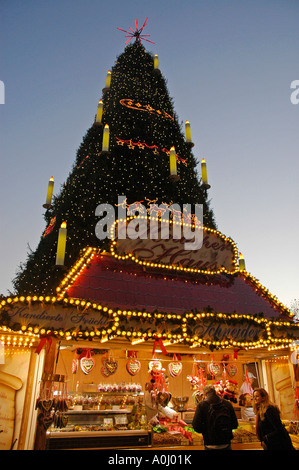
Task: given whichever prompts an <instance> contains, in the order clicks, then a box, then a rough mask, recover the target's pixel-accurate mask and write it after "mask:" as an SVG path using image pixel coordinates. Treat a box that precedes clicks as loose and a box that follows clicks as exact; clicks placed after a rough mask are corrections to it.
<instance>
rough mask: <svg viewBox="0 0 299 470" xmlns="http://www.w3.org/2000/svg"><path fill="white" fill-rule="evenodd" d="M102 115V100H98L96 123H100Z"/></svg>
mask: <svg viewBox="0 0 299 470" xmlns="http://www.w3.org/2000/svg"><path fill="white" fill-rule="evenodd" d="M102 117H103V101H102V100H100V101H99V104H98V109H97V116H96V124H102Z"/></svg>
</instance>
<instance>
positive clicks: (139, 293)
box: [67, 254, 289, 319]
mask: <svg viewBox="0 0 299 470" xmlns="http://www.w3.org/2000/svg"><path fill="white" fill-rule="evenodd" d="M67 294H68V295H69V296H70V297H74V298H80V299H89V301H94V302H100V303H101V304H102V305H107V306H109V307H110V308H120V309H122V310H124V309H139V310H142V309H144V310H146V311H149V312H150V311H154V310H158V311H163V312H166V313H168V312H173V313H177V314H180V313H184V312H186V311H189V310H191V309H196V310H197V311H203V310H205V309H209V308H210V309H211V311H214V312H221V313H233V312H236V313H238V314H240V315H257V314H263V316H264V317H265V318H268V319H270V318H277V319H285V318H287V317H288V316H289V314H288V312H289V310H288V309H287V308H286V307H284V306H283V304H281V303H280V302H279V301H278V300H277V299H276V297H274V296H273V295H271V294H270V292H269V291H268V290H267V289H266V288H264V287H263V286H262V285H261V284H260V283H259V282H258V281H257V280H256V279H255V278H254V277H253V276H251V275H250V274H249V273H247V272H246V271H245V272H243V273H242V272H238V273H235V274H234V275H230V274H218V275H215V274H214V275H210V276H207V275H199V274H197V275H194V274H192V275H189V276H188V275H187V274H186V273H184V274H183V275H182V276H180V274H179V273H178V272H175V273H174V272H172V273H169V272H168V271H167V272H165V271H163V270H161V269H160V270H159V269H151V268H144V267H142V266H140V265H138V264H135V263H133V262H132V261H130V260H125V261H123V260H121V261H120V260H117V259H115V258H114V257H113V256H111V255H110V254H95V255H94V256H93V258H92V260H91V262H90V263H89V265H88V266H85V267H84V269H81V271H80V273H78V275H77V276H76V278H75V280H74V281H72V282H71V283H70V284H69V285H68V288H67Z"/></svg>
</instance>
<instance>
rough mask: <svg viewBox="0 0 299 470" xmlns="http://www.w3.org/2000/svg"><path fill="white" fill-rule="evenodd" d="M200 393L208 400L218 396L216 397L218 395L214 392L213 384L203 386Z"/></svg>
mask: <svg viewBox="0 0 299 470" xmlns="http://www.w3.org/2000/svg"><path fill="white" fill-rule="evenodd" d="M202 394H203V397H204V399H205V400H208V401H211V402H214V401H218V400H219V397H218V395H217V393H216V390H215V388H214V387H213V385H206V386H205V387H204V388H203V391H202Z"/></svg>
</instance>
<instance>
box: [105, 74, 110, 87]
mask: <svg viewBox="0 0 299 470" xmlns="http://www.w3.org/2000/svg"><path fill="white" fill-rule="evenodd" d="M110 84H111V72H110V70H108V73H107V77H106V83H105V88H110Z"/></svg>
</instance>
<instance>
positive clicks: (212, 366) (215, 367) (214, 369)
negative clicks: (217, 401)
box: [207, 359, 221, 379]
mask: <svg viewBox="0 0 299 470" xmlns="http://www.w3.org/2000/svg"><path fill="white" fill-rule="evenodd" d="M207 368H208V372H209V373H210V374H211V375H212V377H213V379H215V377H217V375H220V372H221V365H220V364H219V362H214V361H213V359H212V360H211V362H210V363H209V364H208V366H207Z"/></svg>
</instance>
